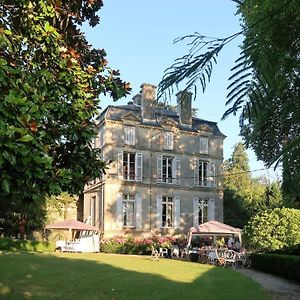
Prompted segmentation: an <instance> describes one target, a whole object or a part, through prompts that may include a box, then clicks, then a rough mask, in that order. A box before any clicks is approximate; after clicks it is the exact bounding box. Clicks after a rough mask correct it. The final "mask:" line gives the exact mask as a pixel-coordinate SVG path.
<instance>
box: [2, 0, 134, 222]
mask: <svg viewBox="0 0 300 300" xmlns="http://www.w3.org/2000/svg"><path fill="white" fill-rule="evenodd" d="M101 6H102V1H101V0H72V1H71V0H37V1H29V0H18V1H12V0H3V1H1V4H0V90H1V95H0V97H1V101H0V222H2V223H3V222H4V221H5V220H6V219H7V218H13V217H16V218H19V219H23V218H25V219H26V218H28V216H30V218H33V217H34V216H35V215H36V214H37V213H38V212H35V211H34V210H35V209H36V207H40V205H41V203H42V201H43V199H44V196H45V195H46V194H58V193H60V192H61V191H67V192H69V193H71V194H73V193H78V192H80V191H81V190H82V189H83V186H84V184H85V183H86V182H87V181H89V180H91V179H93V178H95V177H98V176H99V175H100V173H101V172H103V170H104V169H105V163H104V162H103V161H101V160H100V159H99V153H98V151H97V150H94V149H92V147H91V144H90V141H91V139H92V138H93V137H94V134H95V133H94V120H95V118H96V116H97V114H98V104H99V96H100V95H101V94H109V95H110V96H111V97H112V98H113V99H114V100H117V99H118V98H120V97H123V96H125V95H126V94H127V93H129V90H130V87H129V84H128V83H125V82H123V81H122V80H121V79H120V77H119V72H118V71H115V70H112V69H111V68H109V67H108V62H107V60H106V53H105V51H104V50H100V49H93V48H92V47H91V46H90V45H89V44H88V42H87V40H86V38H85V36H84V34H83V33H82V32H81V30H80V25H82V23H83V22H88V23H89V25H90V26H95V25H97V24H98V23H99V17H98V16H97V14H96V13H97V11H98V10H99V9H100V8H101ZM0 227H1V223H0Z"/></svg>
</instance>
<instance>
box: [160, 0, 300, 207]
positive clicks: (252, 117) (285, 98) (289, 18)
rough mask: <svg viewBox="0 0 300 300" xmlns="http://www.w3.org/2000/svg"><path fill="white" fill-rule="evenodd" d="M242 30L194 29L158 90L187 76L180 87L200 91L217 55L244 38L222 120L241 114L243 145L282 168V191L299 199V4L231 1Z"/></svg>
mask: <svg viewBox="0 0 300 300" xmlns="http://www.w3.org/2000/svg"><path fill="white" fill-rule="evenodd" d="M235 2H236V3H237V8H238V13H239V14H241V25H242V30H241V31H240V32H238V33H235V34H233V35H231V36H228V37H225V38H208V37H205V36H203V35H201V34H199V33H195V34H193V35H189V36H186V37H184V38H181V39H178V40H177V41H182V40H185V39H190V40H191V49H190V51H189V53H188V54H187V55H185V56H183V57H182V58H180V59H177V60H176V62H175V63H174V65H173V66H171V67H170V68H169V69H167V70H166V72H165V76H164V78H163V80H162V81H161V83H160V84H159V94H160V95H162V94H163V93H164V92H165V91H167V90H170V89H171V90H172V89H173V86H176V85H177V84H178V83H179V82H181V81H183V80H185V79H187V86H186V89H191V88H193V87H194V88H195V89H196V87H197V84H198V83H200V85H201V87H202V90H203V91H204V90H205V88H206V83H207V81H209V80H210V77H211V74H212V70H213V65H214V64H215V63H217V57H218V54H219V53H220V52H221V51H222V49H223V48H224V47H226V45H227V44H228V43H230V42H231V41H232V40H233V39H235V38H236V37H237V36H239V35H242V34H243V35H244V36H245V39H244V41H243V43H242V45H241V49H242V51H241V55H240V57H239V58H238V59H237V60H236V64H235V66H234V67H233V69H232V71H233V75H232V76H231V77H230V79H229V80H230V84H229V86H228V89H229V93H228V96H227V99H228V100H227V103H226V104H227V105H230V106H231V107H230V108H229V109H228V110H227V111H226V112H225V113H224V116H223V118H226V117H227V116H229V115H230V114H236V113H238V112H241V115H240V126H241V134H242V136H243V138H244V140H245V142H246V146H247V147H251V148H252V149H254V151H255V153H256V155H257V157H258V158H259V159H261V160H263V161H264V162H265V164H266V165H267V166H271V165H272V164H273V163H274V162H277V163H279V162H280V163H282V166H283V189H284V191H285V192H286V193H288V194H289V195H290V196H291V197H293V198H294V199H295V200H296V201H300V171H299V170H300V137H299V132H300V122H299V120H300V94H299V91H300V89H299V87H300V82H299V69H300V63H299V54H300V53H299V52H300V47H299V45H300V22H299V14H300V6H299V2H298V1H297V0H285V1H272V0H263V1H261V0H235Z"/></svg>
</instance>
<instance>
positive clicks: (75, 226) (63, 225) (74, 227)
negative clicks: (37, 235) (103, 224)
mask: <svg viewBox="0 0 300 300" xmlns="http://www.w3.org/2000/svg"><path fill="white" fill-rule="evenodd" d="M46 229H57V230H68V231H69V239H70V237H72V231H99V229H98V228H97V227H95V226H92V225H89V224H86V223H83V222H80V221H77V220H64V221H61V222H57V223H54V224H49V225H46Z"/></svg>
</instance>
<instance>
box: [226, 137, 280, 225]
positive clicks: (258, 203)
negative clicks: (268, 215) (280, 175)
mask: <svg viewBox="0 0 300 300" xmlns="http://www.w3.org/2000/svg"><path fill="white" fill-rule="evenodd" d="M224 171H225V172H224V175H225V177H224V221H225V223H228V224H231V225H233V226H236V227H240V228H241V227H244V226H245V225H246V224H247V222H248V221H249V219H250V218H251V217H252V216H254V215H255V214H257V213H258V212H259V211H263V210H266V209H268V208H275V207H281V206H282V196H281V191H280V185H279V183H278V182H276V181H275V182H272V183H270V182H269V181H268V180H264V179H263V178H253V177H252V176H251V172H250V168H249V163H248V156H247V153H246V151H245V147H244V145H243V144H242V143H238V144H236V145H235V147H234V151H233V153H232V157H231V158H230V159H229V160H227V161H225V166H224Z"/></svg>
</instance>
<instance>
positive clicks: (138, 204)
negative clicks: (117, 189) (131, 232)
mask: <svg viewBox="0 0 300 300" xmlns="http://www.w3.org/2000/svg"><path fill="white" fill-rule="evenodd" d="M112 196H113V195H112ZM142 224H143V219H142V196H141V195H140V194H135V195H132V194H130V193H128V192H127V191H126V192H124V193H117V194H116V222H115V224H114V226H115V229H122V228H123V227H135V228H138V229H141V228H142Z"/></svg>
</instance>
